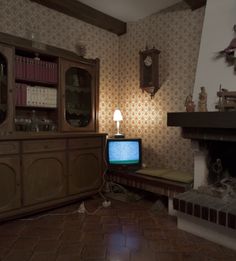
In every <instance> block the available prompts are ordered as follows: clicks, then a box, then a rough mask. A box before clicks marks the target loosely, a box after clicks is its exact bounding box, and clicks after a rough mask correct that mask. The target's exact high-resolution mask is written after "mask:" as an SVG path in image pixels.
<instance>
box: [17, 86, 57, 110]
mask: <svg viewBox="0 0 236 261" xmlns="http://www.w3.org/2000/svg"><path fill="white" fill-rule="evenodd" d="M16 106H32V107H46V108H56V107H57V89H55V88H49V87H42V86H29V85H27V84H21V83H16Z"/></svg>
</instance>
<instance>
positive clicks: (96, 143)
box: [69, 138, 102, 149]
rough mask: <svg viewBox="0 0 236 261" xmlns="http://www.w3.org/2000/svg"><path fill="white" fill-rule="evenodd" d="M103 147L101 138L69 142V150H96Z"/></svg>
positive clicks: (71, 140)
mask: <svg viewBox="0 0 236 261" xmlns="http://www.w3.org/2000/svg"><path fill="white" fill-rule="evenodd" d="M101 146H102V140H101V139H100V138H80V139H70V140H69V149H82V148H95V147H101Z"/></svg>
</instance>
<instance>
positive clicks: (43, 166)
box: [0, 133, 106, 220]
mask: <svg viewBox="0 0 236 261" xmlns="http://www.w3.org/2000/svg"><path fill="white" fill-rule="evenodd" d="M105 138H106V134H94V133H91V134H71V133H68V134H63V133H57V134H56V133H53V135H49V134H47V135H46V134H31V135H29V134H28V135H26V134H21V135H20V134H16V135H9V136H4V137H0V220H5V219H9V218H13V217H17V216H22V215H25V214H30V213H35V212H38V211H41V210H45V209H48V208H52V207H56V206H59V205H62V204H65V203H68V202H72V201H75V200H78V199H79V198H82V197H85V196H89V195H92V194H94V193H97V192H98V190H99V188H100V186H101V184H102V175H103V171H104V162H103V153H104V149H105Z"/></svg>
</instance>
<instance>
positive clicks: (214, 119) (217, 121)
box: [167, 111, 236, 129]
mask: <svg viewBox="0 0 236 261" xmlns="http://www.w3.org/2000/svg"><path fill="white" fill-rule="evenodd" d="M235 119H236V111H228V112H169V113H167V126H173V127H187V128H211V129H212V128H213V129H236V121H235Z"/></svg>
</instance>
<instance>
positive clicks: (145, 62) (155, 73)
mask: <svg viewBox="0 0 236 261" xmlns="http://www.w3.org/2000/svg"><path fill="white" fill-rule="evenodd" d="M159 54H160V51H159V50H157V49H155V48H152V49H146V50H144V51H140V52H139V56H140V88H141V89H142V90H143V91H146V92H147V93H149V94H150V95H151V97H153V96H154V95H155V93H156V92H157V91H158V89H159V88H160V86H159Z"/></svg>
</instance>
